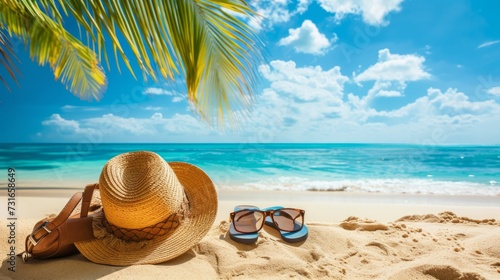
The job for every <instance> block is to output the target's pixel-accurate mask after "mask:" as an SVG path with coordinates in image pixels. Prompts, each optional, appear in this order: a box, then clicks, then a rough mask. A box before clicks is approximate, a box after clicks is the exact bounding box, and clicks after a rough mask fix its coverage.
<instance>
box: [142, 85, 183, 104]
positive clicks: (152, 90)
mask: <svg viewBox="0 0 500 280" xmlns="http://www.w3.org/2000/svg"><path fill="white" fill-rule="evenodd" d="M142 93H143V94H147V95H166V96H172V102H173V103H178V102H181V101H182V100H184V99H186V94H182V93H180V92H178V91H175V90H167V89H164V88H159V87H149V88H146V89H144V90H143V92H142Z"/></svg>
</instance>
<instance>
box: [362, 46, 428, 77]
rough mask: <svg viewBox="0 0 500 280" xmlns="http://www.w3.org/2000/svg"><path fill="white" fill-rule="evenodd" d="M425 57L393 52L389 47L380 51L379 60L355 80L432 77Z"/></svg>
mask: <svg viewBox="0 0 500 280" xmlns="http://www.w3.org/2000/svg"><path fill="white" fill-rule="evenodd" d="M424 61H425V58H424V57H422V56H417V55H413V54H407V55H399V54H391V51H390V50H389V49H382V50H380V51H379V52H378V62H377V63H376V64H374V65H372V66H370V67H368V69H366V70H365V71H364V72H363V73H361V74H359V75H357V76H356V77H355V78H354V80H355V81H356V82H362V81H376V80H381V81H400V82H406V81H418V80H422V79H428V78H430V77H431V75H430V74H429V73H427V72H426V71H425V70H424V67H423V63H424Z"/></svg>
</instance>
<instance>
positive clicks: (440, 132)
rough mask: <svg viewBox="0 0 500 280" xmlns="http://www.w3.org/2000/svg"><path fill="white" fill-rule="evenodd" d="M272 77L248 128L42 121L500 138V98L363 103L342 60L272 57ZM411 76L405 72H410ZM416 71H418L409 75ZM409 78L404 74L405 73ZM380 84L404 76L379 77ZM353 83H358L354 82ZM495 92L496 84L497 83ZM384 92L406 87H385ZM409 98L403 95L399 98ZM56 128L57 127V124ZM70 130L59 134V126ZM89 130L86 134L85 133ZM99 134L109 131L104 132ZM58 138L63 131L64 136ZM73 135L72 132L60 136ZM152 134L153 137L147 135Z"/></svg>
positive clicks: (418, 139) (169, 131)
mask: <svg viewBox="0 0 500 280" xmlns="http://www.w3.org/2000/svg"><path fill="white" fill-rule="evenodd" d="M259 71H260V72H261V73H262V75H263V77H264V78H265V79H266V80H267V81H268V82H269V84H270V85H269V87H267V88H265V89H264V90H263V91H262V93H261V94H260V95H258V96H257V99H256V104H255V106H254V107H253V108H252V111H251V112H250V120H249V121H248V122H246V123H244V126H243V127H242V128H243V129H242V131H239V132H235V133H227V134H223V135H222V134H220V133H217V132H214V131H211V130H210V129H208V128H207V127H206V126H205V125H204V124H203V123H201V122H200V121H199V120H198V119H196V118H194V117H193V116H192V115H190V114H179V113H177V114H173V115H171V116H165V115H164V114H162V113H159V112H155V113H154V114H152V115H150V116H147V117H136V116H135V117H123V116H118V115H113V114H105V115H101V116H98V117H95V118H86V119H79V120H66V119H64V118H62V117H61V116H60V115H58V114H54V115H52V116H51V117H50V118H49V119H48V120H45V121H43V124H44V126H45V128H46V129H47V130H46V131H43V133H42V136H41V137H43V138H47V137H49V136H52V137H54V135H55V136H56V137H67V135H70V132H73V133H80V134H77V135H78V136H79V137H76V138H73V139H72V140H75V139H76V140H78V139H79V138H82V137H84V136H85V135H88V133H85V132H94V135H97V136H95V137H94V138H97V139H102V141H104V142H113V141H114V142H120V141H124V139H126V141H136V142H137V141H139V142H140V141H149V142H158V141H162V142H169V141H170V142H173V141H176V142H200V141H203V142H212V141H213V142H227V141H231V142H240V143H246V142H259V143H265V142H385V143H388V142H390V143H416V144H445V143H490V144H491V143H499V142H500V131H499V130H495V129H491V128H492V127H496V126H497V125H498V123H499V122H500V104H498V103H496V101H495V100H494V99H491V100H486V101H477V100H475V99H473V98H471V97H469V95H467V94H466V93H464V92H460V91H459V90H457V89H453V88H449V89H446V90H441V89H436V88H429V89H428V90H427V91H426V92H413V93H412V96H416V99H414V100H413V101H409V103H408V104H406V105H403V106H400V107H399V106H398V107H394V108H392V109H385V110H379V109H376V108H373V107H371V106H370V104H366V102H364V101H365V100H366V98H367V96H369V95H370V94H375V93H366V95H361V94H359V92H357V94H358V95H356V94H354V93H351V92H349V93H348V92H345V88H344V86H345V85H346V83H347V82H348V81H349V78H348V77H346V76H345V75H343V74H342V73H341V69H340V68H339V67H333V68H331V69H322V68H321V67H319V66H304V67H299V66H297V65H296V63H295V62H294V61H279V60H277V61H271V63H270V64H269V65H262V66H261V67H260V68H259ZM405 77H406V76H405ZM409 77H413V76H411V75H410V76H409ZM405 81H406V80H405ZM377 83H378V86H379V87H380V88H384V87H393V86H394V85H393V83H395V84H396V85H399V81H378V80H377V81H375V84H377ZM354 90H355V89H354ZM494 91H496V90H494ZM376 93H377V94H379V96H386V97H387V96H391V97H395V96H398V93H401V92H400V91H391V90H386V89H380V90H378V91H377V92H376ZM401 100H403V99H401ZM49 129H53V130H55V131H56V132H57V133H51V132H53V131H52V130H49ZM63 131H64V132H68V133H60V132H63ZM82 133H85V134H82ZM98 133H102V134H103V136H102V137H101V138H98ZM50 139H53V138H50ZM58 139H59V138H58ZM61 139H67V138H61ZM145 139H147V140H145Z"/></svg>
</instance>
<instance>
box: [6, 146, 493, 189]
mask: <svg viewBox="0 0 500 280" xmlns="http://www.w3.org/2000/svg"><path fill="white" fill-rule="evenodd" d="M136 150H149V151H153V152H156V153H158V154H160V155H161V156H162V157H163V158H165V160H167V161H184V162H189V163H192V164H195V165H197V166H199V167H200V168H202V169H203V170H204V171H205V172H206V173H207V174H208V175H209V176H210V177H211V178H212V179H213V180H214V182H215V183H216V185H217V187H218V188H221V189H223V188H236V189H262V190H296V191H308V190H329V191H333V190H338V191H346V192H381V193H422V194H453V195H463V194H467V195H495V196H498V195H500V146H417V145H394V144H251V143H243V144H90V143H82V144H0V172H1V173H3V175H2V176H0V180H1V181H0V187H2V188H5V187H6V185H7V170H8V168H14V169H15V170H16V180H17V188H78V189H79V188H82V187H83V186H84V185H85V184H87V183H92V182H97V181H98V179H99V174H100V171H101V169H102V166H103V165H104V164H105V163H106V161H107V160H109V159H110V158H112V157H113V156H115V155H118V154H120V153H123V152H128V151H136Z"/></svg>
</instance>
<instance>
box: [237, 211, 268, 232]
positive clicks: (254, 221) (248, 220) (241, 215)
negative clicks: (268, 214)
mask: <svg viewBox="0 0 500 280" xmlns="http://www.w3.org/2000/svg"><path fill="white" fill-rule="evenodd" d="M263 223H264V213H262V212H258V211H253V210H241V211H238V212H236V214H235V215H234V221H233V225H234V229H236V230H237V231H239V232H242V233H252V232H257V231H259V230H260V229H261V228H262V225H263Z"/></svg>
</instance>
